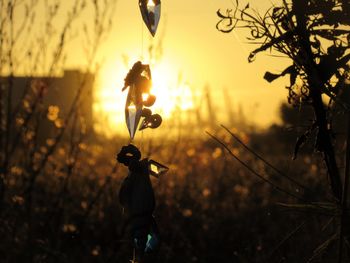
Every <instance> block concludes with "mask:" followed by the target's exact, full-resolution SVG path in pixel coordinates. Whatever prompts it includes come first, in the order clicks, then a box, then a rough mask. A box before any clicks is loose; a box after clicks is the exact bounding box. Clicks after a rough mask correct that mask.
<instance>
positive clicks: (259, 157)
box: [221, 125, 311, 191]
mask: <svg viewBox="0 0 350 263" xmlns="http://www.w3.org/2000/svg"><path fill="white" fill-rule="evenodd" d="M221 127H222V128H224V129H225V130H226V131H227V132H228V133H229V134H230V135H231V136H232V137H233V138H234V139H235V140H236V141H237V142H239V143H240V144H241V145H242V146H243V147H244V148H245V149H246V150H248V151H249V152H250V153H251V154H253V155H254V156H255V157H256V158H258V159H259V160H261V161H262V162H264V163H265V164H266V165H267V166H269V167H270V168H271V169H273V170H274V171H275V172H276V173H278V174H279V175H281V176H282V177H285V178H287V179H288V180H289V181H291V182H292V183H294V184H296V185H297V186H299V187H300V188H302V189H304V190H309V191H311V189H308V188H307V187H306V186H304V185H302V184H301V183H299V182H298V181H296V180H295V179H293V178H291V177H290V176H288V175H286V174H285V173H283V172H282V171H281V170H279V169H278V168H276V167H275V166H273V165H272V164H271V163H269V162H268V161H266V160H265V159H264V158H263V157H262V156H261V155H259V154H258V153H256V152H255V151H254V150H253V149H251V148H250V147H249V146H247V145H246V144H245V143H244V142H242V140H241V139H239V138H238V136H237V135H235V134H234V133H233V132H232V131H230V130H229V129H228V128H227V127H225V126H224V125H221Z"/></svg>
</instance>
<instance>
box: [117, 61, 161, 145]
mask: <svg viewBox="0 0 350 263" xmlns="http://www.w3.org/2000/svg"><path fill="white" fill-rule="evenodd" d="M151 86H152V76H151V70H150V68H149V65H144V64H142V63H141V62H140V61H138V62H136V63H135V64H134V65H133V66H132V68H131V69H130V71H129V72H128V74H127V75H126V77H125V79H124V87H123V89H122V91H124V90H126V89H127V88H129V91H128V97H127V99H126V104H125V121H126V125H127V127H128V130H129V134H130V138H131V139H134V137H135V133H136V131H137V129H138V126H139V122H140V119H141V116H142V110H143V106H144V104H145V101H144V98H143V97H144V96H146V97H147V98H148V99H149V98H153V103H154V101H155V96H153V97H152V95H150V89H151ZM146 102H147V101H146ZM151 102H152V101H151ZM146 104H147V103H146Z"/></svg>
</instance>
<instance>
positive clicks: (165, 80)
mask: <svg viewBox="0 0 350 263" xmlns="http://www.w3.org/2000/svg"><path fill="white" fill-rule="evenodd" d="M131 66H132V65H129V67H128V68H127V67H125V66H123V67H122V68H119V71H117V70H115V65H111V66H110V67H105V69H104V70H103V71H102V72H101V73H102V74H101V76H100V81H99V84H98V88H97V92H96V93H95V102H94V116H95V122H96V125H95V130H96V131H97V132H99V133H104V134H106V135H113V134H116V133H120V132H123V131H126V130H125V117H124V114H125V101H126V97H127V91H124V92H122V91H121V88H122V86H123V83H124V77H125V75H126V73H127V72H128V71H129V69H130V68H131ZM151 71H152V88H151V94H153V95H155V96H156V97H157V99H156V102H155V104H154V105H153V106H152V107H151V110H152V111H153V112H154V113H158V114H160V115H161V116H162V117H163V119H165V120H166V119H170V118H171V117H172V116H173V115H174V114H175V113H176V112H178V111H187V110H190V109H192V108H193V107H194V105H193V94H192V90H191V88H190V86H189V85H188V84H185V83H182V81H179V80H178V73H177V72H176V71H174V70H173V69H172V67H171V66H170V65H169V64H167V63H164V62H163V63H159V64H156V65H151ZM116 72H118V73H117V74H116ZM107 127H108V128H107Z"/></svg>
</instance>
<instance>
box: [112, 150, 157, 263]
mask: <svg viewBox="0 0 350 263" xmlns="http://www.w3.org/2000/svg"><path fill="white" fill-rule="evenodd" d="M140 159H141V153H140V151H139V150H138V149H137V147H136V146H134V145H132V144H130V145H128V146H124V147H122V149H121V151H120V152H119V154H118V155H117V160H118V162H120V163H122V164H124V165H126V166H127V167H128V168H129V174H128V176H127V177H126V178H125V179H124V181H123V183H122V186H121V188H120V192H119V201H120V203H121V205H122V206H123V207H124V209H125V212H126V215H127V225H128V226H130V230H131V236H132V241H133V246H134V249H135V259H134V261H135V260H136V262H138V263H144V262H149V261H150V260H151V259H150V258H151V257H152V256H153V255H154V252H155V250H156V248H157V247H158V243H159V233H158V228H157V225H156V222H155V220H154V217H153V211H154V209H155V197H154V192H153V188H152V184H151V180H150V172H149V161H148V159H142V160H140Z"/></svg>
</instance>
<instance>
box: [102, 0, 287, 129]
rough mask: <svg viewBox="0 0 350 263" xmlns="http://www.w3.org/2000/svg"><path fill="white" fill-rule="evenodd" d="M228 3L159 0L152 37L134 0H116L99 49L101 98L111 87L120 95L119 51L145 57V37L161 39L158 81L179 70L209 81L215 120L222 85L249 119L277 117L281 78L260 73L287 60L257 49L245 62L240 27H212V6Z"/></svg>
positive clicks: (261, 6) (186, 77)
mask: <svg viewBox="0 0 350 263" xmlns="http://www.w3.org/2000/svg"><path fill="white" fill-rule="evenodd" d="M232 4H233V3H232V2H231V1H230V0H220V1H217V0H206V1H203V0H191V1H185V0H176V1H170V0H163V1H162V17H161V21H160V25H159V27H158V31H157V34H156V36H155V38H154V39H152V37H151V35H150V34H149V32H148V30H147V28H146V27H145V26H144V25H143V23H142V19H141V15H140V12H139V8H138V4H137V1H136V0H135V1H130V0H119V1H118V3H117V8H116V14H115V18H114V20H113V23H114V24H113V25H114V26H113V30H112V32H111V34H110V36H109V37H108V39H107V41H106V42H105V44H104V47H103V49H102V56H105V57H106V60H105V65H104V68H103V71H102V72H103V73H102V77H101V83H100V85H101V88H102V90H101V91H102V92H103V91H104V92H105V93H104V95H105V96H104V99H103V100H106V99H107V98H106V97H109V96H110V91H113V92H115V95H116V98H122V96H121V92H120V87H121V85H122V83H123V78H124V75H125V73H126V71H125V70H126V69H125V66H124V64H123V57H128V58H129V59H130V60H129V65H130V66H131V65H132V63H133V62H135V61H136V60H137V59H139V58H140V57H141V56H142V55H144V60H143V61H145V62H146V63H147V62H149V61H147V46H148V45H149V43H150V41H154V42H155V43H157V41H159V39H163V42H162V48H163V56H162V59H161V61H160V62H159V63H160V64H161V66H160V67H161V69H162V70H161V71H163V73H162V74H164V75H166V76H165V80H167V81H165V80H164V81H163V82H162V84H164V85H169V86H175V85H176V83H177V78H178V74H179V73H181V74H182V79H183V81H184V82H185V83H186V84H187V85H189V86H191V87H192V89H194V90H202V89H203V87H204V86H205V85H209V86H210V88H211V90H212V91H213V96H215V100H214V104H215V105H216V106H217V108H218V111H219V113H220V114H219V115H218V116H219V117H218V122H220V123H227V119H226V118H225V109H224V107H222V100H223V91H222V90H223V89H227V90H229V92H230V95H231V99H232V103H233V105H234V107H238V104H239V103H241V104H242V106H243V108H244V111H245V114H246V116H247V118H248V119H249V120H250V121H251V122H254V123H257V124H259V125H263V126H266V125H268V124H270V123H271V122H274V121H276V120H278V117H277V113H278V107H279V104H280V103H281V101H282V100H283V99H285V98H286V96H287V90H286V89H284V86H285V81H286V80H278V81H276V82H275V83H273V84H269V83H267V82H266V81H264V80H263V75H264V72H265V71H266V70H271V71H277V72H279V71H281V70H282V69H284V66H285V65H286V63H288V60H286V59H283V58H281V59H280V58H277V59H276V58H272V57H269V56H267V55H264V54H260V55H258V57H257V60H256V61H255V62H254V63H250V64H249V63H248V61H247V57H248V52H249V51H250V50H252V49H253V48H254V46H253V45H248V44H246V43H245V36H246V32H240V31H238V32H237V34H233V33H231V34H223V33H221V32H218V31H217V30H216V28H215V25H216V23H217V21H218V18H217V16H216V11H217V9H219V8H222V9H226V8H232ZM243 4H245V3H242V5H243ZM269 5H271V2H270V1H269V0H261V1H255V2H254V3H251V6H252V7H254V8H256V9H257V10H261V11H264V10H266V8H267V7H268V6H269ZM164 72H165V73H164ZM158 77H159V76H158ZM154 78H157V76H154ZM161 78H163V77H161ZM162 88H163V87H162ZM164 89H167V88H166V87H165V88H164ZM162 95H166V94H162ZM110 103H112V104H113V103H115V101H113V100H112V101H110ZM118 103H122V105H119V107H120V106H121V108H123V106H124V105H123V103H124V101H123V99H120V100H119V99H118ZM110 106H111V107H113V105H110Z"/></svg>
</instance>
